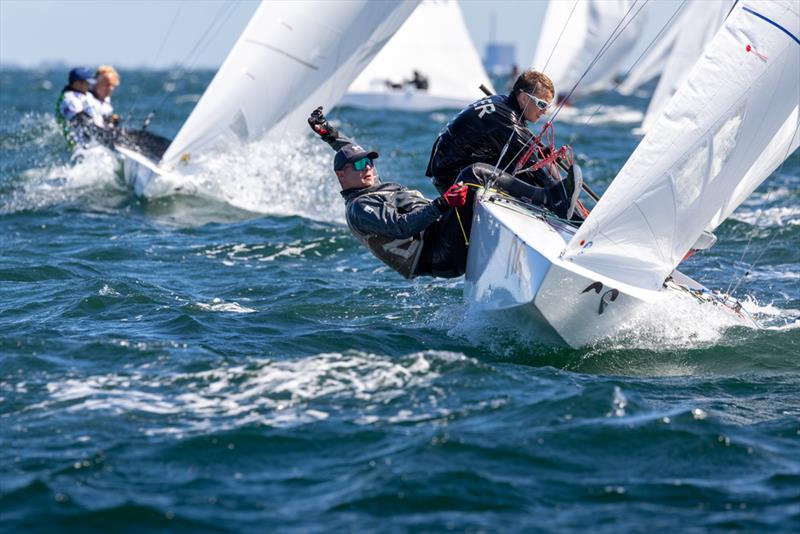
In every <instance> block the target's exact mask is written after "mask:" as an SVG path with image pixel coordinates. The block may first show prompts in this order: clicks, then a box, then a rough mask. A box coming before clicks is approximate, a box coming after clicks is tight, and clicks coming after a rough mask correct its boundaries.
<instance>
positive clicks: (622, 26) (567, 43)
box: [532, 0, 646, 94]
mask: <svg viewBox="0 0 800 534" xmlns="http://www.w3.org/2000/svg"><path fill="white" fill-rule="evenodd" d="M642 7H644V2H639V0H572V1H556V0H551V1H550V3H548V4H547V11H546V13H545V17H544V22H543V23H542V30H541V33H540V34H539V42H538V43H537V45H536V53H535V55H534V58H533V64H532V66H533V68H534V69H537V70H543V71H544V72H545V74H547V75H548V76H549V77H550V78H551V79H552V80H553V83H554V84H555V86H556V91H558V93H560V94H566V93H568V92H569V91H570V90H571V89H572V87H573V86H574V85H575V84H576V83H578V81H579V80H581V77H582V76H583V75H584V73H585V72H586V69H587V68H589V66H590V64H592V63H593V62H594V65H592V67H591V69H590V70H589V72H588V73H586V76H584V77H583V79H582V80H581V81H580V85H579V86H578V88H577V89H576V91H575V93H574V94H585V93H590V92H592V91H597V90H601V89H604V88H606V87H607V86H608V85H609V82H610V81H611V80H612V79H613V78H614V75H616V74H617V71H618V68H619V66H620V64H621V63H622V62H623V61H624V60H625V57H626V56H627V55H628V53H629V52H630V51H631V48H632V47H633V45H634V44H635V43H636V41H637V39H638V38H639V35H640V34H641V30H642V28H643V26H644V24H645V22H646V20H645V16H644V13H643V12H641V13H640V8H642ZM601 50H602V55H601V56H600V57H599V58H598V57H597V56H598V53H599V52H600V51H601Z"/></svg>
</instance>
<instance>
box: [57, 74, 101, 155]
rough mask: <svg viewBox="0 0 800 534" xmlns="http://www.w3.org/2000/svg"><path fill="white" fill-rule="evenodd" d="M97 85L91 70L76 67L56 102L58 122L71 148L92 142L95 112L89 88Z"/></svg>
mask: <svg viewBox="0 0 800 534" xmlns="http://www.w3.org/2000/svg"><path fill="white" fill-rule="evenodd" d="M93 83H95V79H94V78H93V77H92V73H91V72H90V71H89V69H86V68H83V67H76V68H74V69H72V70H71V71H69V82H68V84H67V85H66V86H64V88H63V89H62V90H61V94H60V95H59V97H58V101H57V102H56V120H57V121H58V124H59V125H60V126H61V130H62V132H63V133H64V137H65V138H66V140H67V144H68V145H69V146H70V148H74V147H75V146H76V145H78V144H85V143H87V142H89V141H90V140H91V133H90V131H91V125H92V124H94V121H95V117H94V115H95V111H94V108H93V107H92V105H91V103H90V101H89V93H88V91H89V87H90V85H91V84H93Z"/></svg>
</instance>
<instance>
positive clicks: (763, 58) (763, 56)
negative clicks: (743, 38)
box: [744, 44, 768, 61]
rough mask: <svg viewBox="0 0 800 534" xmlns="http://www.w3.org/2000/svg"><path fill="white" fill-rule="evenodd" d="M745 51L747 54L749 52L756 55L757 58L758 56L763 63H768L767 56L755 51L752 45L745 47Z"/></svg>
mask: <svg viewBox="0 0 800 534" xmlns="http://www.w3.org/2000/svg"><path fill="white" fill-rule="evenodd" d="M744 51H745V52H749V53H751V54H755V56H756V57H757V58H758V59H760V60H761V61H767V59H768V58H767V56H765V55H764V54H759V53H758V52H756V49H755V48H753V47H752V45H749V44H748V45H747V46H745V47H744Z"/></svg>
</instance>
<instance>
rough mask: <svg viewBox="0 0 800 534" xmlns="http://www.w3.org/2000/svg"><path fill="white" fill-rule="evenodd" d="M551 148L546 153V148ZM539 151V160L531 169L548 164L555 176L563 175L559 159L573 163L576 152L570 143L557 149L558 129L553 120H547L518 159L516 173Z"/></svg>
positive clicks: (536, 169) (569, 163)
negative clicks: (543, 141) (559, 167)
mask: <svg viewBox="0 0 800 534" xmlns="http://www.w3.org/2000/svg"><path fill="white" fill-rule="evenodd" d="M542 138H544V140H545V143H544V144H542ZM546 149H549V151H548V153H547V154H545V150H546ZM537 151H538V154H537V156H538V158H537V159H538V161H537V162H536V163H534V164H533V165H532V166H531V167H530V168H529V169H527V170H531V171H538V170H539V169H541V168H543V167H545V166H547V167H549V169H548V170H549V171H550V174H551V175H553V176H557V177H561V173H560V172H559V170H558V163H557V162H558V160H559V159H562V158H563V159H565V160H566V161H567V164H568V165H572V161H573V157H574V154H573V152H572V147H571V146H569V145H564V146H562V147H561V148H559V149H556V130H555V126H553V123H552V122H551V121H547V122H545V123H544V126H542V131H541V132H539V135H537V136H536V137H534V138H533V139H532V140H531V143H530V147H528V150H526V151H525V153H524V154H522V157H520V158H519V160H517V164H516V166H515V167H514V173H515V174H516V173H517V172H518V171H519V170H520V169H522V167H523V166H524V165H525V164H526V163H527V162H528V160H530V159H531V156H533V154H534V153H535V152H537Z"/></svg>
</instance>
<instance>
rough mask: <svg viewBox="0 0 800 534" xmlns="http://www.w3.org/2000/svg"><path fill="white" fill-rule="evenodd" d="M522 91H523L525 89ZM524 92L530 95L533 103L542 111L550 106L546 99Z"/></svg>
mask: <svg viewBox="0 0 800 534" xmlns="http://www.w3.org/2000/svg"><path fill="white" fill-rule="evenodd" d="M522 92H523V93H525V91H522ZM525 94H526V95H528V96H529V97H531V98H532V99H533V103H534V104H536V107H537V108H539V109H541V110H542V111H545V110H546V109H547V108H549V107H550V102H548V101H547V100H542V99H541V98H538V97H535V96H533V95H532V94H530V93H525Z"/></svg>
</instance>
